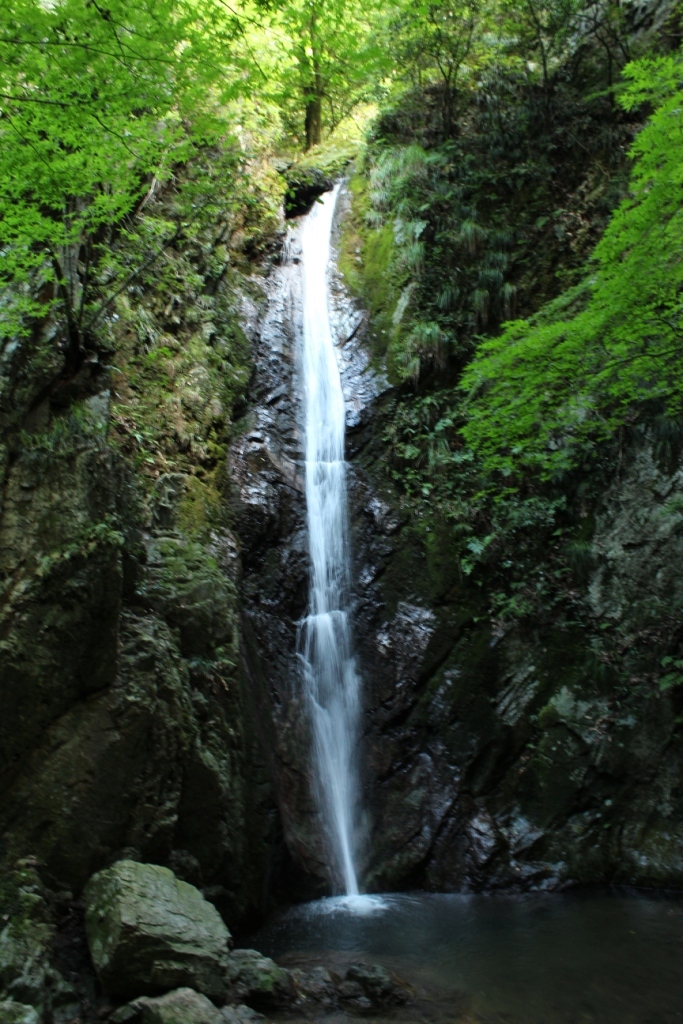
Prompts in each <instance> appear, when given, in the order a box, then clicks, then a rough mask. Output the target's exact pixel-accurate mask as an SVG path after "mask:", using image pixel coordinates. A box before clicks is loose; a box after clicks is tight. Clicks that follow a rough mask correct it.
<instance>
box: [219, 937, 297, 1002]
mask: <svg viewBox="0 0 683 1024" xmlns="http://www.w3.org/2000/svg"><path fill="white" fill-rule="evenodd" d="M224 978H225V981H226V984H227V986H228V991H229V996H230V999H231V1000H233V1001H236V1002H244V1003H247V1004H248V1005H249V1006H253V1007H255V1008H256V1009H258V1010H261V1009H263V1010H268V1009H277V1008H278V1007H283V1006H288V1005H289V1004H291V1003H292V1001H293V1000H294V998H295V988H294V984H293V979H292V975H291V974H290V972H289V971H286V970H285V969H284V968H283V967H278V965H277V964H276V963H275V962H274V961H273V960H271V959H270V958H269V957H267V956H263V955H262V954H261V953H258V952H257V951H256V950H255V949H236V950H234V951H233V952H232V953H231V954H230V957H229V959H228V963H227V967H226V969H225V971H224Z"/></svg>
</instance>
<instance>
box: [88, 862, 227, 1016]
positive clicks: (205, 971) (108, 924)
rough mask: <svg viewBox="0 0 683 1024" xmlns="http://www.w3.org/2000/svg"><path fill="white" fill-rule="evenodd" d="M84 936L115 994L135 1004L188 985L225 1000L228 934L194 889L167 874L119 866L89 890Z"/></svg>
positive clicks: (104, 981)
mask: <svg viewBox="0 0 683 1024" xmlns="http://www.w3.org/2000/svg"><path fill="white" fill-rule="evenodd" d="M85 903H86V912H85V929H86V934H87V937H88V944H89V946H90V953H91V956H92V960H93V963H94V965H95V969H96V971H97V973H98V976H99V978H100V981H101V983H102V987H103V988H104V990H105V992H107V993H108V994H109V995H111V996H114V997H117V998H124V999H131V998H135V997H136V996H142V995H157V994H159V993H164V992H168V991H169V990H170V989H176V988H179V987H182V986H190V987H192V988H194V989H197V990H198V991H199V992H201V993H203V994H205V995H207V996H210V997H211V998H212V999H216V1000H218V1001H219V1002H220V1001H223V999H224V998H225V982H224V977H223V976H224V973H225V971H226V969H227V966H228V951H229V948H230V932H229V931H228V929H227V928H226V926H225V924H224V923H223V921H222V919H221V917H220V914H219V913H218V911H217V910H216V908H215V907H214V906H213V904H211V903H208V902H207V901H206V900H205V899H204V897H203V896H202V894H201V893H200V892H199V890H198V889H196V888H195V887H194V886H193V885H189V884H188V883H187V882H182V881H180V880H179V879H178V878H176V876H175V875H174V874H173V872H172V871H170V870H169V869H168V868H163V867H159V866H158V865H156V864H139V863H137V862H136V861H131V860H122V861H118V862H117V863H116V864H114V865H113V866H112V867H110V868H107V869H106V870H105V871H100V872H99V873H98V874H96V875H93V877H92V878H91V879H90V881H89V882H88V885H87V886H86V889H85Z"/></svg>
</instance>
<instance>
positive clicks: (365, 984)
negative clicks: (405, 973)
mask: <svg viewBox="0 0 683 1024" xmlns="http://www.w3.org/2000/svg"><path fill="white" fill-rule="evenodd" d="M343 985H354V986H355V985H358V986H360V988H361V990H362V991H363V993H364V995H365V996H366V997H367V998H368V999H369V1001H370V1003H371V1004H372V1007H373V1008H374V1009H386V1008H387V1007H389V1006H400V1005H401V1004H403V1003H405V1002H407V999H408V996H407V992H406V990H405V988H404V987H403V986H402V985H400V984H399V983H398V982H397V981H395V980H394V979H393V978H392V976H391V974H390V973H389V971H387V970H386V968H384V967H382V966H381V964H365V963H358V964H352V965H351V967H349V969H348V971H347V972H346V976H345V979H344V982H343ZM343 985H342V986H340V993H341V990H342V987H343Z"/></svg>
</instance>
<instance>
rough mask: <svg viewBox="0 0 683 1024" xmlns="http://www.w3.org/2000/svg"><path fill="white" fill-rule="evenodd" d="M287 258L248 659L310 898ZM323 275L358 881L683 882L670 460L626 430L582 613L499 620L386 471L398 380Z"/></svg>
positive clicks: (258, 459) (245, 592)
mask: <svg viewBox="0 0 683 1024" xmlns="http://www.w3.org/2000/svg"><path fill="white" fill-rule="evenodd" d="M342 209H343V205H342ZM289 257H290V258H289V260H288V261H286V262H285V264H284V265H283V266H282V267H280V268H279V269H278V270H277V272H276V274H275V275H274V277H273V278H271V282H270V288H271V292H270V301H269V306H268V313H267V315H266V317H265V320H264V322H263V325H262V329H261V332H260V339H259V341H258V342H257V350H256V364H257V370H256V377H255V381H254V385H253V389H252V393H251V395H252V402H253V405H252V411H251V413H250V419H249V427H248V429H247V430H246V431H245V433H244V435H243V436H242V437H241V438H240V440H239V441H238V442H237V443H236V444H235V445H234V447H233V449H232V458H231V465H232V473H233V479H234V482H235V502H236V504H235V509H236V521H237V524H238V527H237V528H238V532H239V535H240V537H241V540H242V544H243V564H244V572H243V582H242V591H241V594H242V601H243V608H244V618H245V634H246V636H247V637H248V641H247V649H248V656H247V661H248V665H249V672H250V675H251V679H252V682H253V685H254V688H255V690H256V691H257V692H258V694H259V700H260V708H261V712H260V715H261V720H262V722H263V723H264V727H265V728H266V729H267V730H268V732H269V737H270V740H269V744H268V746H269V749H270V758H271V773H272V778H273V780H274V785H275V788H276V792H277V794H278V802H279V806H280V810H281V814H282V818H283V826H284V833H285V838H286V844H287V848H288V851H289V855H290V856H291V858H292V861H293V863H291V864H289V865H285V866H284V867H283V870H284V871H285V877H286V879H287V885H288V887H289V890H290V892H291V891H292V886H293V885H294V884H295V878H296V877H299V881H300V882H301V888H300V890H299V891H300V892H301V893H306V892H308V893H311V892H314V891H316V889H319V888H321V887H323V886H324V880H325V870H324V864H325V850H324V846H323V845H322V840H321V838H320V832H319V829H318V827H317V824H316V821H315V813H314V809H313V805H312V801H311V798H310V778H309V766H308V756H307V750H308V738H307V735H306V720H305V715H304V708H303V706H302V700H301V695H300V689H299V676H298V666H297V658H296V646H297V622H298V620H299V619H300V617H301V616H302V615H303V614H304V612H305V608H306V595H307V584H308V579H307V561H306V538H305V509H304V504H303V495H302V468H301V462H300V459H301V454H300V439H299V410H298V404H297V395H298V394H299V383H298V380H297V346H298V334H297V324H298V323H299V322H300V302H301V298H300V293H299V290H298V288H299V285H298V271H297V242H296V232H294V233H293V235H292V240H291V243H290V253H289ZM332 292H333V306H334V317H333V318H334V321H335V329H336V332H337V339H338V343H339V357H340V364H341V366H342V368H343V379H344V386H345V395H346V398H347V426H348V442H347V444H348V457H349V458H350V463H351V464H350V480H349V487H350V502H351V514H352V528H353V537H354V575H355V580H356V593H355V616H354V618H355V622H354V628H355V635H356V640H357V644H358V653H359V661H360V667H361V672H362V677H363V680H364V701H365V723H366V734H365V737H364V764H363V777H364V781H365V794H364V800H365V815H366V823H365V834H364V849H363V851H362V859H363V862H364V868H363V870H364V873H365V884H366V885H367V886H368V887H369V888H388V889H391V888H394V887H403V886H407V885H410V886H413V885H415V886H425V887H429V888H435V889H446V890H453V889H457V890H459V889H464V890H473V889H475V890H477V889H495V888H499V889H504V890H517V889H528V888H534V889H539V888H540V889H544V888H557V887H562V886H564V885H567V884H572V883H576V882H595V881H618V882H629V883H635V884H642V885H674V886H678V885H681V884H683V873H682V868H683V863H682V861H681V856H680V849H681V838H682V836H681V829H682V828H683V826H682V825H681V821H683V816H682V812H683V806H682V805H681V796H680V783H681V774H680V773H681V740H680V718H679V715H680V711H681V708H680V703H681V701H680V697H679V696H678V690H677V688H676V686H674V687H672V688H671V689H666V688H665V689H664V690H662V689H661V688H660V686H659V685H658V679H659V678H660V676H661V674H662V669H661V666H660V661H661V658H662V655H664V654H669V653H670V652H671V651H674V652H675V650H676V647H677V644H678V642H679V637H680V629H681V602H682V595H681V594H680V593H679V591H680V585H679V580H680V578H681V570H682V569H683V547H681V543H682V542H681V539H680V537H681V532H680V531H681V524H682V523H683V517H682V516H681V513H680V511H679V509H680V507H681V504H680V499H679V497H678V495H679V489H680V488H681V486H683V477H682V476H681V471H680V469H679V468H678V465H677V464H676V465H675V466H674V467H673V469H672V468H671V466H669V467H668V468H665V467H664V466H663V465H660V464H659V463H658V460H657V457H656V454H655V451H654V448H653V444H652V443H651V440H650V439H648V438H647V437H645V436H643V437H641V438H640V439H636V440H635V441H634V443H633V445H632V447H631V448H630V449H629V451H628V452H627V453H625V455H624V457H623V460H622V463H621V465H620V466H619V467H618V469H617V468H616V467H615V469H614V472H613V474H612V477H611V479H610V480H608V481H607V482H606V483H605V489H604V492H603V496H602V498H601V499H599V501H597V502H596V503H594V505H593V506H592V507H591V508H590V509H588V510H587V515H588V516H589V517H591V523H592V540H591V541H590V552H589V554H588V556H587V558H586V563H587V566H588V570H587V572H586V575H585V582H584V584H583V590H582V594H581V600H582V602H583V605H584V610H585V611H586V613H585V614H583V615H582V616H577V615H573V614H572V609H571V608H570V607H569V606H568V607H566V608H564V609H562V608H560V609H559V610H555V611H554V612H553V613H552V614H550V613H549V614H548V615H547V616H544V618H543V620H542V621H541V620H539V621H538V622H535V623H534V622H529V621H522V622H519V623H501V622H491V621H490V619H489V616H488V614H487V610H486V609H487V606H488V601H487V595H486V594H485V593H483V592H482V590H481V589H479V588H477V587H476V586H475V585H473V584H472V583H471V582H469V581H468V579H467V578H466V577H462V576H461V575H460V573H459V570H458V567H457V563H456V561H455V560H454V559H452V558H449V546H448V537H447V535H446V534H445V533H444V535H443V536H434V535H433V534H425V531H424V529H423V528H422V529H421V524H420V522H419V521H416V520H415V519H414V518H412V519H411V518H410V515H409V510H407V508H406V505H405V503H403V502H402V499H401V496H400V495H399V494H398V493H397V492H396V490H395V489H394V488H393V486H392V484H391V482H390V480H389V478H388V476H387V474H386V473H385V472H384V462H385V460H386V456H387V452H386V447H385V442H384V440H383V437H384V433H385V429H386V426H387V424H388V423H389V422H390V419H391V416H392V410H393V403H394V395H393V393H392V391H391V389H389V388H388V387H387V385H386V383H385V381H384V379H383V377H382V375H381V373H378V372H377V371H376V370H375V369H373V368H371V367H370V365H369V361H368V357H367V356H366V355H365V354H364V352H363V346H362V334H363V329H364V325H365V321H364V318H363V314H362V311H361V310H359V309H357V308H355V307H354V305H353V303H352V302H351V301H350V299H349V298H348V296H347V295H346V294H345V292H344V289H343V287H342V285H341V283H340V281H339V280H338V279H337V278H336V277H335V276H334V275H333V279H332ZM297 872H299V873H300V874H299V875H298V876H297ZM302 875H303V876H304V880H302V877H301V876H302ZM306 876H307V878H306Z"/></svg>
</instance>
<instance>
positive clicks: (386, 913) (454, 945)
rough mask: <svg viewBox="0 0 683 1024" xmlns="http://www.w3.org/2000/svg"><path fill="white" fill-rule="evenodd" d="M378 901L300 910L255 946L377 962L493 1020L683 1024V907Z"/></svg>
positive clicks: (621, 902)
mask: <svg viewBox="0 0 683 1024" xmlns="http://www.w3.org/2000/svg"><path fill="white" fill-rule="evenodd" d="M361 899H362V897H361ZM365 899H366V900H371V899H372V898H370V897H365ZM375 899H377V898H375ZM379 899H380V903H378V904H377V905H375V906H374V907H373V908H372V912H370V913H358V908H356V909H354V908H353V907H349V906H344V899H343V898H341V899H337V900H322V901H320V902H318V903H311V904H305V905H303V906H299V907H295V908H293V909H291V910H290V911H288V912H287V913H286V914H284V915H282V916H280V917H279V918H277V919H275V920H273V921H272V922H271V923H270V924H269V925H268V926H267V927H266V928H264V929H263V930H262V931H261V932H260V933H259V934H258V935H257V936H256V937H252V939H251V941H252V943H253V944H255V945H257V947H258V948H259V949H261V950H262V951H263V952H264V953H267V954H268V955H270V956H274V957H280V958H281V957H282V956H283V955H285V954H287V955H288V959H290V962H294V961H293V960H291V957H292V956H294V955H295V954H298V955H301V956H303V957H305V956H306V955H310V954H320V955H321V956H324V954H326V953H327V954H328V955H335V954H341V953H344V954H353V955H358V956H359V957H365V958H367V959H372V960H376V961H379V962H381V963H383V964H384V965H385V966H387V967H390V968H391V969H392V970H394V971H396V972H397V973H398V974H400V975H402V976H403V977H404V978H406V980H408V981H409V982H410V983H411V984H413V985H415V986H418V987H419V988H420V989H421V991H422V992H423V993H427V995H430V994H431V996H432V997H433V999H434V1000H435V1004H436V1003H438V1004H439V1005H441V1006H443V1005H444V1004H447V1003H448V1000H449V998H450V997H452V999H453V1000H454V1001H456V1000H457V1001H461V997H462V995H463V993H464V994H466V995H467V997H468V1005H469V1006H471V1009H472V1011H473V1012H474V1013H475V1014H477V1015H479V1018H480V1019H483V1020H487V1021H488V1020H491V1021H494V1020H495V1021H503V1020H506V1019H508V1020H510V1021H515V1022H520V1024H521V1022H525V1024H541V1022H543V1024H550V1022H558V1024H569V1022H572V1024H579V1022H580V1024H589V1022H592V1024H679V1022H683V962H682V959H681V955H682V954H683V902H682V901H681V899H679V898H664V897H657V896H654V895H649V894H648V895H643V894H637V893H629V894H624V893H618V892H605V893H597V894H596V893H589V894H586V893H584V894H562V895H548V894H543V895H530V896H524V897H501V896H496V897H492V896H464V895H433V894H421V893H420V894H411V895H390V896H382V897H381V898H379ZM368 905H370V904H368ZM437 1016H438V1015H437ZM442 1019H456V1018H454V1017H442ZM457 1019H459V1018H457Z"/></svg>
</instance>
